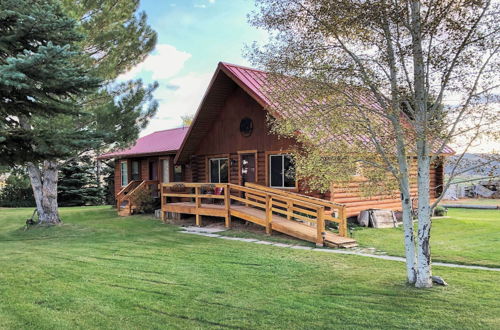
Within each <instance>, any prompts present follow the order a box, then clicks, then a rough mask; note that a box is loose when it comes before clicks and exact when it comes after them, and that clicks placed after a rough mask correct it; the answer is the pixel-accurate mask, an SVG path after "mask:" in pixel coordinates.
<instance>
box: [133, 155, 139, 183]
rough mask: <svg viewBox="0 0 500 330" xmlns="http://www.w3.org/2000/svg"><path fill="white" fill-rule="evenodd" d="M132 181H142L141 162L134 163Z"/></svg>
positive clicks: (135, 161)
mask: <svg viewBox="0 0 500 330" xmlns="http://www.w3.org/2000/svg"><path fill="white" fill-rule="evenodd" d="M132 180H140V173H139V161H138V160H133V161H132Z"/></svg>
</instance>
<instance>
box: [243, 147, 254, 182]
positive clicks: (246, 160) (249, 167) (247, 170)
mask: <svg viewBox="0 0 500 330" xmlns="http://www.w3.org/2000/svg"><path fill="white" fill-rule="evenodd" d="M240 171H241V185H242V186H244V185H245V182H252V183H255V178H256V173H255V154H243V155H241V156H240Z"/></svg>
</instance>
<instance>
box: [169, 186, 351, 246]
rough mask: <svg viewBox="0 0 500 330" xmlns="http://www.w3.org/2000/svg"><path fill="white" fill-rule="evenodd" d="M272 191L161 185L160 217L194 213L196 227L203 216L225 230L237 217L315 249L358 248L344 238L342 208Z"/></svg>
mask: <svg viewBox="0 0 500 330" xmlns="http://www.w3.org/2000/svg"><path fill="white" fill-rule="evenodd" d="M269 189H271V191H270V190H269ZM192 190H194V193H193V192H192ZM272 190H274V189H272V188H267V187H263V189H258V187H257V188H256V187H255V185H253V186H252V188H250V187H242V186H238V185H233V184H201V183H181V184H179V183H176V184H163V185H162V211H163V216H164V219H165V216H166V214H167V212H171V213H180V214H193V215H195V216H196V224H197V225H198V226H201V225H202V218H201V217H202V216H213V217H222V218H224V219H225V225H226V227H228V228H229V227H230V226H231V218H232V217H236V218H240V219H243V220H246V221H250V222H253V223H255V224H258V225H260V226H263V227H265V228H266V232H267V234H269V235H270V234H271V233H272V231H278V232H281V233H284V234H287V235H290V236H293V237H296V238H299V239H302V240H305V241H309V242H313V243H316V245H318V246H324V245H326V246H331V247H354V246H356V245H357V244H356V241H355V240H354V239H352V238H349V237H347V222H346V219H345V217H344V216H343V214H345V213H344V209H343V206H339V205H337V204H333V203H332V205H325V203H329V202H328V201H322V200H321V202H319V201H314V200H309V199H308V200H307V201H306V200H302V199H301V198H294V197H295V196H288V195H285V194H287V193H286V192H279V194H275V193H274V192H272ZM304 198H308V197H307V196H304ZM174 199H176V200H177V201H174ZM180 200H181V201H180ZM325 221H333V222H336V223H338V228H339V234H335V233H333V232H330V231H327V230H326V229H325Z"/></svg>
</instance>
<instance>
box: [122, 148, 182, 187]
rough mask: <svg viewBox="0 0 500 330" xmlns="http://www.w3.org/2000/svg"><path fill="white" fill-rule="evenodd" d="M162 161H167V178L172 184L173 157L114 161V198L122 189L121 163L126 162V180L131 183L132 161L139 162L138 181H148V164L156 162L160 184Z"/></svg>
mask: <svg viewBox="0 0 500 330" xmlns="http://www.w3.org/2000/svg"><path fill="white" fill-rule="evenodd" d="M162 159H168V160H169V162H170V164H169V172H170V173H169V177H170V181H171V182H172V181H173V179H174V172H173V171H174V165H173V161H174V155H172V154H166V155H161V156H151V157H133V158H122V159H117V160H116V161H115V196H116V194H118V192H119V191H120V190H121V189H122V188H123V187H122V185H121V166H120V164H121V162H122V161H126V162H127V170H128V180H129V182H130V181H132V161H139V180H149V163H150V162H157V164H158V165H157V174H156V175H157V178H158V180H159V181H160V182H162V180H163V173H162V170H163V166H162V164H161V160H162Z"/></svg>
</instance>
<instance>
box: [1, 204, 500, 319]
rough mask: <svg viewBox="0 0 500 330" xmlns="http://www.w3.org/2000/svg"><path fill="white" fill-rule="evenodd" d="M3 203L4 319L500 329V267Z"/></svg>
mask: <svg viewBox="0 0 500 330" xmlns="http://www.w3.org/2000/svg"><path fill="white" fill-rule="evenodd" d="M30 213H31V210H30V209H19V210H12V209H1V210H0V297H1V299H0V329H5V328H7V329H20V328H22V329H26V328H31V329H61V328H67V329H74V328H81V329H90V328H120V329H121V328H128V329H143V328H174V329H176V328H178V329H192V328H238V329H251V328H252V329H253V328H262V329H269V328H286V329H315V328H319V329H320V328H359V327H375V328H394V327H397V328H418V329H422V328H425V329H427V328H491V329H494V328H497V329H498V328H499V327H500V303H499V300H498V297H499V295H500V287H499V273H497V272H492V271H481V270H464V269H451V268H444V267H435V268H434V271H435V273H436V274H438V275H441V276H443V277H444V278H445V279H446V280H447V281H448V283H449V284H450V286H448V287H436V288H433V289H430V290H417V289H414V288H412V287H409V286H406V285H405V284H404V264H403V263H399V262H393V261H385V260H377V259H371V258H366V257H360V256H352V255H337V254H330V253H324V252H312V251H303V250H293V249H284V248H279V247H273V246H264V245H258V244H250V243H244V242H237V241H227V240H222V239H215V238H208V237H201V236H196V235H187V234H182V233H179V232H178V229H177V227H174V226H170V225H164V224H162V223H161V222H159V221H157V220H153V219H151V218H149V217H142V216H134V217H128V218H118V217H117V216H116V215H115V212H114V211H113V210H111V209H109V208H107V207H99V208H94V207H92V208H67V209H63V210H62V212H61V214H62V217H63V218H64V220H65V224H64V225H63V226H60V227H57V228H39V229H34V230H29V231H22V230H20V227H21V225H22V223H23V221H24V219H25V218H27V217H28V216H29V215H30Z"/></svg>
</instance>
